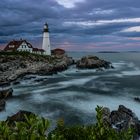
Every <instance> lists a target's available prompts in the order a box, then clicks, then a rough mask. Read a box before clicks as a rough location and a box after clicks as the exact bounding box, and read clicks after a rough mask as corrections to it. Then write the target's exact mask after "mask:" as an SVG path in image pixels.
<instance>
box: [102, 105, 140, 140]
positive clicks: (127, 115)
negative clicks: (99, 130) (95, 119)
mask: <svg viewBox="0 0 140 140" xmlns="http://www.w3.org/2000/svg"><path fill="white" fill-rule="evenodd" d="M103 120H104V124H105V125H106V124H108V125H109V126H110V127H112V128H114V129H115V130H116V131H118V132H121V131H123V130H127V129H128V128H134V129H135V130H136V133H135V134H134V139H135V140H137V139H138V138H139V136H140V121H139V120H138V118H137V117H136V115H135V114H134V113H133V112H132V110H130V109H128V108H126V107H125V106H123V105H120V106H119V108H118V110H115V111H112V112H111V111H110V110H109V108H103Z"/></svg>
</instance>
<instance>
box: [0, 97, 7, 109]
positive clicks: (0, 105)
mask: <svg viewBox="0 0 140 140" xmlns="http://www.w3.org/2000/svg"><path fill="white" fill-rule="evenodd" d="M5 104H6V102H5V100H3V99H2V100H0V111H3V110H4V109H5Z"/></svg>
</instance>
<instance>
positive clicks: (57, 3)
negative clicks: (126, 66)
mask: <svg viewBox="0 0 140 140" xmlns="http://www.w3.org/2000/svg"><path fill="white" fill-rule="evenodd" d="M0 9H1V10H0V44H3V43H7V42H8V41H10V40H11V39H18V38H25V39H27V40H29V41H31V42H33V44H37V45H38V46H39V47H41V41H42V30H43V29H42V28H43V24H44V23H45V22H46V21H47V22H48V24H49V28H50V37H51V44H52V46H53V47H58V45H59V46H63V47H64V46H65V45H66V42H67V45H66V46H70V47H69V48H68V47H66V48H68V49H69V50H70V49H72V50H78V49H79V46H83V47H87V46H90V45H91V44H92V45H93V44H94V45H95V46H96V47H97V48H99V50H100V49H103V47H106V48H108V49H109V48H110V49H116V47H115V46H116V44H117V45H118V44H119V46H121V45H124V44H127V45H126V46H129V45H128V44H130V45H132V44H134V45H135V43H137V42H139V39H136V38H139V37H140V34H139V31H140V29H139V28H140V27H139V25H140V15H139V13H140V1H139V0H129V1H128V0H107V1H105V0H94V1H93V0H71V1H68V0H67V1H66V0H43V1H38V0H24V2H22V1H21V0H1V3H0ZM129 38H130V39H129ZM68 44H69V45H68ZM83 44H84V45H83ZM0 46H1V45H0ZM129 47H130V46H129ZM88 48H93V50H94V49H95V47H88ZM119 48H120V47H119ZM126 48H127V47H126ZM83 49H84V48H83ZM84 50H86V49H84Z"/></svg>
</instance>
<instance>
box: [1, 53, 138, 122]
mask: <svg viewBox="0 0 140 140" xmlns="http://www.w3.org/2000/svg"><path fill="white" fill-rule="evenodd" d="M68 55H69V56H72V57H74V58H75V59H79V58H80V57H82V56H86V55H96V56H98V57H100V58H102V59H105V60H108V61H110V62H112V65H113V66H114V67H115V69H106V70H104V71H96V70H91V69H90V70H79V69H76V67H75V66H71V67H70V68H69V69H68V70H66V71H64V72H61V73H58V74H55V75H52V76H37V75H35V76H34V75H27V76H25V77H24V78H23V79H18V80H19V81H20V83H19V84H16V85H15V84H12V85H11V87H12V88H13V90H14V92H13V98H11V99H9V100H8V101H7V103H6V109H5V110H4V111H2V112H1V113H0V120H5V119H6V118H7V116H11V115H13V114H15V113H16V112H18V111H19V110H27V111H31V112H34V113H36V114H38V115H40V116H43V117H45V118H47V119H49V120H50V121H51V122H52V124H55V122H56V121H57V120H58V119H59V118H63V119H64V121H65V124H67V125H73V124H91V123H94V122H95V121H96V112H95V108H96V106H97V105H99V106H104V107H109V108H110V109H111V110H115V109H117V108H118V106H119V105H125V106H126V107H128V108H130V109H132V110H133V112H134V113H135V114H136V115H137V116H138V117H139V118H140V103H139V102H136V101H135V100H134V97H140V53H92V52H90V53H89V52H87V53H85V52H71V53H68Z"/></svg>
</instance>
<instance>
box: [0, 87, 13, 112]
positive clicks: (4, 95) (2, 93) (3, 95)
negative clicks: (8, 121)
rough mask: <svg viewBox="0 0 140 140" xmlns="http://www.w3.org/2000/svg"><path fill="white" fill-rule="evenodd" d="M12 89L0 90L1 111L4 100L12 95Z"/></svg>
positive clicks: (3, 106) (4, 103)
mask: <svg viewBox="0 0 140 140" xmlns="http://www.w3.org/2000/svg"><path fill="white" fill-rule="evenodd" d="M12 94H13V89H12V88H9V89H5V90H1V91H0V111H3V110H4V109H5V105H6V102H5V100H6V99H8V98H9V97H12Z"/></svg>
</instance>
